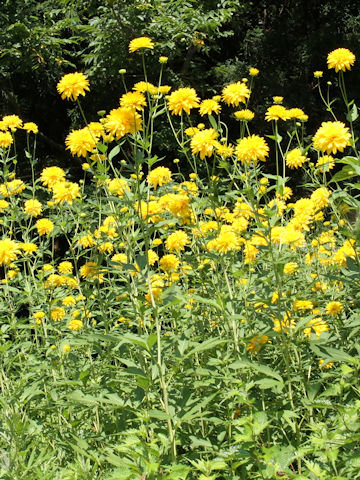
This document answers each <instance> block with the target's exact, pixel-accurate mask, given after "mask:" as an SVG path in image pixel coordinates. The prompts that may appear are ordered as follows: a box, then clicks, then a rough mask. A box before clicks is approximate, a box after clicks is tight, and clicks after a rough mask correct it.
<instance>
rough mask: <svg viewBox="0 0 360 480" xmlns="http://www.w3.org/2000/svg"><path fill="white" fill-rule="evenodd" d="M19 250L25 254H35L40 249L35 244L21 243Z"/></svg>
mask: <svg viewBox="0 0 360 480" xmlns="http://www.w3.org/2000/svg"><path fill="white" fill-rule="evenodd" d="M19 248H20V249H21V250H22V251H23V252H24V253H25V254H29V253H34V252H36V250H37V249H38V246H37V245H36V244H35V243H29V242H28V243H19Z"/></svg>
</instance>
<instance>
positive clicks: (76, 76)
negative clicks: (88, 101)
mask: <svg viewBox="0 0 360 480" xmlns="http://www.w3.org/2000/svg"><path fill="white" fill-rule="evenodd" d="M56 89H57V91H58V93H60V95H61V98H62V99H63V100H65V99H66V100H73V101H75V100H76V99H77V98H78V96H79V95H83V96H85V92H86V91H89V90H90V84H89V80H88V79H87V76H86V75H84V74H83V73H79V72H75V73H68V74H67V75H64V76H63V77H62V79H61V80H60V82H59V83H58V84H57V87H56Z"/></svg>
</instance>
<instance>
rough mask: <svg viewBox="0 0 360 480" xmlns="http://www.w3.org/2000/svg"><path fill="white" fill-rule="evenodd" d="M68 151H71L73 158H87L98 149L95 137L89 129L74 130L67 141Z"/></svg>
mask: <svg viewBox="0 0 360 480" xmlns="http://www.w3.org/2000/svg"><path fill="white" fill-rule="evenodd" d="M65 145H66V149H67V150H70V152H71V154H72V155H73V156H75V155H76V156H77V157H86V155H87V153H90V152H92V151H93V150H94V149H95V148H96V141H95V138H94V135H92V134H91V132H90V131H89V129H88V128H87V127H85V128H81V129H80V130H73V131H72V132H71V133H69V135H68V136H67V137H66V139H65Z"/></svg>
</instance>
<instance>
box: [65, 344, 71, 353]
mask: <svg viewBox="0 0 360 480" xmlns="http://www.w3.org/2000/svg"><path fill="white" fill-rule="evenodd" d="M63 350H64V353H70V351H71V347H70V345H64V346H63Z"/></svg>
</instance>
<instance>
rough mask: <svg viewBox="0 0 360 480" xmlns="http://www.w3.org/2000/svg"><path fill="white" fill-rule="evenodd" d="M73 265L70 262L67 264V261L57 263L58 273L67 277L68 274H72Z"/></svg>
mask: <svg viewBox="0 0 360 480" xmlns="http://www.w3.org/2000/svg"><path fill="white" fill-rule="evenodd" d="M73 268H74V267H73V265H72V263H71V262H69V261H68V260H65V261H63V262H61V263H59V266H58V270H59V272H60V273H62V274H63V275H68V274H70V273H72V271H73Z"/></svg>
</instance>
